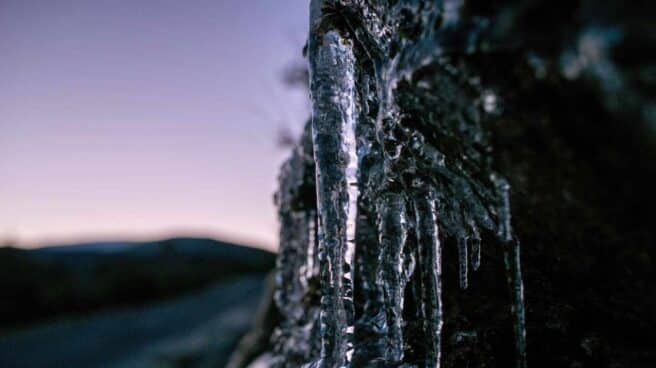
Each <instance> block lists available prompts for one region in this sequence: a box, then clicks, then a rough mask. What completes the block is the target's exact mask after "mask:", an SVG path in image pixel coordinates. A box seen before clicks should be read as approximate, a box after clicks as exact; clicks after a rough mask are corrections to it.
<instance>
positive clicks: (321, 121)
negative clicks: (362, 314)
mask: <svg viewBox="0 0 656 368" xmlns="http://www.w3.org/2000/svg"><path fill="white" fill-rule="evenodd" d="M323 5H324V4H323V1H321V0H313V1H312V2H311V5H310V27H311V31H310V37H309V43H308V46H309V47H308V59H309V71H310V91H311V97H312V108H313V109H312V138H313V139H312V140H313V146H314V159H315V163H316V184H317V209H318V211H319V232H320V236H319V256H320V257H319V261H320V282H321V289H322V299H321V317H320V320H321V337H322V341H321V344H322V346H321V360H322V365H325V366H327V367H345V366H349V365H350V360H351V355H352V354H353V333H354V318H355V315H354V314H355V312H354V305H353V274H352V272H353V257H354V251H355V249H354V246H355V244H354V234H355V220H356V214H355V212H356V206H357V187H356V185H357V159H356V157H357V154H356V141H355V116H356V113H355V78H354V73H355V57H354V55H353V46H352V44H351V43H350V42H349V41H348V40H346V39H344V38H343V37H342V36H341V35H340V34H339V33H338V32H337V31H335V30H326V29H325V27H321V26H322V22H323V17H322V14H321V12H322V7H323Z"/></svg>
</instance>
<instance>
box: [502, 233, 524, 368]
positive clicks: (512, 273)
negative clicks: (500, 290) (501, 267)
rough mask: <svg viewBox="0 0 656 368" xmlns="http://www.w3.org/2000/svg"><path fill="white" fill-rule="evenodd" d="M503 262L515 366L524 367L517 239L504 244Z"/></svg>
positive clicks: (521, 282)
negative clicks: (511, 321)
mask: <svg viewBox="0 0 656 368" xmlns="http://www.w3.org/2000/svg"><path fill="white" fill-rule="evenodd" d="M504 261H505V262H504V263H505V265H506V277H507V280H508V286H509V287H510V294H511V298H512V304H511V305H510V311H511V313H512V318H513V330H514V333H515V351H516V363H515V366H516V367H517V368H526V366H527V363H526V322H525V321H526V311H525V307H524V282H523V281H522V270H521V261H520V257H519V240H513V241H511V242H508V243H506V244H504Z"/></svg>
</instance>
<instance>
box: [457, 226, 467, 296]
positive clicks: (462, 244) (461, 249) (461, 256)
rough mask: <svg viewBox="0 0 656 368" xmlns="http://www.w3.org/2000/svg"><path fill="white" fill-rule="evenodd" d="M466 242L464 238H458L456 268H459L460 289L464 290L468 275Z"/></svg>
mask: <svg viewBox="0 0 656 368" xmlns="http://www.w3.org/2000/svg"><path fill="white" fill-rule="evenodd" d="M467 240H468V238H467V237H466V236H460V237H458V261H459V262H458V266H459V276H460V277H459V282H460V288H461V289H466V288H467V284H468V276H469V275H468V273H469V267H467V266H468V264H469V256H468V254H467V253H468V251H467Z"/></svg>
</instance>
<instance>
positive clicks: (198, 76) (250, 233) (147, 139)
mask: <svg viewBox="0 0 656 368" xmlns="http://www.w3.org/2000/svg"><path fill="white" fill-rule="evenodd" d="M307 7H308V5H307V0H285V1H277V0H229V1H225V0H189V1H179V0H113V1H112V0H41V1H32V0H0V242H1V241H2V240H3V239H12V240H14V241H18V242H19V243H21V244H22V245H24V246H35V245H38V244H42V243H44V242H68V241H80V240H91V239H96V240H97V239H100V240H103V239H107V238H112V239H115V238H130V239H132V238H153V237H160V236H167V235H172V234H183V235H184V234H197V235H209V236H215V237H220V238H227V239H233V240H239V241H244V242H249V243H251V244H256V245H261V246H266V247H270V248H273V247H275V244H276V239H277V231H278V225H277V220H276V214H275V208H274V206H273V203H272V193H273V191H274V190H275V187H276V177H277V171H278V165H279V164H280V162H281V160H282V159H283V158H284V157H285V156H286V155H287V152H286V149H281V148H278V147H276V138H277V134H278V132H279V130H280V129H281V127H287V128H290V129H292V130H293V131H294V132H298V131H300V127H301V126H302V123H303V120H304V119H305V118H306V116H307V111H308V108H307V99H306V96H305V92H303V91H301V90H290V89H289V88H288V87H286V86H284V85H283V83H282V82H281V81H280V80H281V73H282V70H283V69H284V68H285V67H286V66H288V65H289V64H290V63H293V62H297V63H298V62H302V59H301V48H302V46H303V43H304V38H305V33H306V28H307V15H306V14H307Z"/></svg>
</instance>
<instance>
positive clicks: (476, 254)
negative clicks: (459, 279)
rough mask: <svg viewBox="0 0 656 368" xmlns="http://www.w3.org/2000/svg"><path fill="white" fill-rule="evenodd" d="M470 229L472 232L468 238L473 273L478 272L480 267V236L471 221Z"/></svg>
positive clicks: (476, 227)
mask: <svg viewBox="0 0 656 368" xmlns="http://www.w3.org/2000/svg"><path fill="white" fill-rule="evenodd" d="M470 227H471V231H472V236H471V238H469V241H470V243H471V253H472V254H471V264H472V268H474V271H476V270H478V268H479V267H480V266H481V234H480V233H479V231H478V226H476V224H475V223H474V222H473V221H471V222H470Z"/></svg>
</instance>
